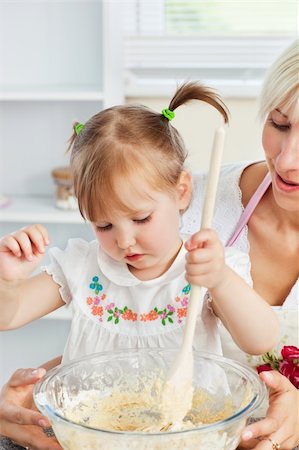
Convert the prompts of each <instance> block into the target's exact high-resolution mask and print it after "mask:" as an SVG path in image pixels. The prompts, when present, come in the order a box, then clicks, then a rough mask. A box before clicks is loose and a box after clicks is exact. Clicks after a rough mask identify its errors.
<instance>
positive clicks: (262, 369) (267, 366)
mask: <svg viewBox="0 0 299 450" xmlns="http://www.w3.org/2000/svg"><path fill="white" fill-rule="evenodd" d="M256 370H257V371H258V373H261V372H266V371H267V370H273V369H272V367H271V366H270V364H262V365H261V366H257V368H256Z"/></svg>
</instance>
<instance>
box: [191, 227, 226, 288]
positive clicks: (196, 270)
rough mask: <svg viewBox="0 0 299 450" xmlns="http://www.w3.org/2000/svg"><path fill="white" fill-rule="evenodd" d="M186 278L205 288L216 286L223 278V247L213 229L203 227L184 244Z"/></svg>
mask: <svg viewBox="0 0 299 450" xmlns="http://www.w3.org/2000/svg"><path fill="white" fill-rule="evenodd" d="M185 247H186V249H187V250H188V253H187V255H186V279H187V281H188V282H189V283H191V284H196V285H198V286H204V287H206V288H207V289H213V288H216V287H218V286H219V285H220V284H221V283H222V281H223V280H224V275H225V267H226V266H225V264H224V249H223V245H222V244H221V242H220V240H219V239H218V236H217V234H216V233H215V231H213V230H210V229H204V230H201V231H199V232H198V233H195V234H194V235H193V236H192V237H191V238H190V239H189V241H188V242H186V244H185Z"/></svg>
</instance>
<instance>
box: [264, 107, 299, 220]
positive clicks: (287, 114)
mask: <svg viewBox="0 0 299 450" xmlns="http://www.w3.org/2000/svg"><path fill="white" fill-rule="evenodd" d="M292 113H293V111H292V109H290V110H284V109H283V108H281V109H275V110H273V111H271V113H270V114H269V116H268V118H267V121H266V123H265V126H264V130H263V147H264V150H265V155H266V160H267V163H268V166H269V170H270V173H271V176H272V188H273V194H274V198H275V201H276V203H277V204H278V205H279V206H280V207H281V208H283V209H285V210H287V211H299V118H297V119H296V120H291V117H293V116H294V114H292Z"/></svg>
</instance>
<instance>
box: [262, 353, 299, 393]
mask: <svg viewBox="0 0 299 450" xmlns="http://www.w3.org/2000/svg"><path fill="white" fill-rule="evenodd" d="M262 358H263V361H264V363H265V364H262V365H260V366H258V367H257V368H256V369H257V371H258V373H260V372H263V371H265V370H277V371H278V372H280V373H281V374H282V375H284V376H285V377H286V378H288V379H289V380H290V382H291V383H292V384H293V385H294V386H295V387H296V388H297V389H299V348H298V347H295V346H294V345H285V346H284V347H283V348H282V350H281V357H277V356H276V354H275V352H274V351H273V352H268V353H265V354H264V355H263V357H262Z"/></svg>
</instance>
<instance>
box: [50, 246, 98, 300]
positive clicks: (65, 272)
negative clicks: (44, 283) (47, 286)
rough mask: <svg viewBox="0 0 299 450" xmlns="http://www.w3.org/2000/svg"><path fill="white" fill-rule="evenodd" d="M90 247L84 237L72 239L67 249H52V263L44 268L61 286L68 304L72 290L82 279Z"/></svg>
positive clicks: (62, 295) (63, 298) (60, 289)
mask: <svg viewBox="0 0 299 450" xmlns="http://www.w3.org/2000/svg"><path fill="white" fill-rule="evenodd" d="M88 249H89V244H88V242H86V241H84V240H83V239H70V240H69V241H68V244H67V247H66V249H65V250H60V249H59V248H57V247H53V248H52V249H51V250H50V253H49V256H50V263H49V264H48V265H47V266H44V267H43V268H42V270H44V271H46V272H47V273H48V274H49V275H51V276H52V277H53V280H54V281H55V283H57V284H58V285H59V286H60V288H59V292H60V295H61V298H62V300H63V301H64V302H65V303H66V304H69V303H70V302H71V301H72V292H74V291H75V289H76V286H77V285H78V280H80V279H81V277H80V272H81V268H82V267H83V266H82V265H83V264H84V263H85V261H86V256H87V255H88Z"/></svg>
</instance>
